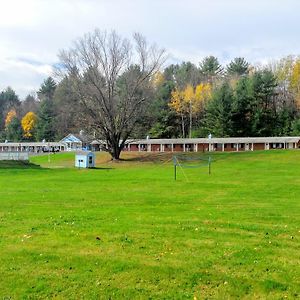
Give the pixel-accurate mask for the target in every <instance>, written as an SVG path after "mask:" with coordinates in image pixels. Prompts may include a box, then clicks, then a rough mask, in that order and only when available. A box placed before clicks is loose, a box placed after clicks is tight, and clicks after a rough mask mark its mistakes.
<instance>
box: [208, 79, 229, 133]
mask: <svg viewBox="0 0 300 300" xmlns="http://www.w3.org/2000/svg"><path fill="white" fill-rule="evenodd" d="M233 99H234V95H233V91H232V88H231V87H230V85H229V84H228V83H227V82H225V83H223V84H222V85H221V87H220V88H218V89H216V90H215V92H214V93H213V96H212V99H211V101H209V102H208V105H207V108H206V112H205V125H204V126H205V129H206V133H207V134H208V133H211V134H212V135H213V136H216V137H227V136H231V135H232V103H233Z"/></svg>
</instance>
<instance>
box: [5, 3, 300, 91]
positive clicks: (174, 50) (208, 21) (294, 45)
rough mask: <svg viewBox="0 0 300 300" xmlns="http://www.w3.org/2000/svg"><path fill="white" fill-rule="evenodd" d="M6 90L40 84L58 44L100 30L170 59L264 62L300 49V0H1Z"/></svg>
mask: <svg viewBox="0 0 300 300" xmlns="http://www.w3.org/2000/svg"><path fill="white" fill-rule="evenodd" d="M0 5H1V6H0V7H1V18H0V41H1V43H0V89H2V88H3V87H5V86H7V85H10V86H12V88H14V89H15V90H16V91H17V93H19V94H20V95H21V96H25V94H27V90H28V92H29V91H31V90H32V89H38V88H39V86H40V84H41V83H42V81H43V80H44V79H45V77H46V76H48V75H49V74H50V73H51V65H53V64H55V63H56V62H57V53H58V51H59V49H62V48H66V47H69V46H70V45H71V42H72V41H73V40H74V39H76V38H77V37H80V36H82V35H83V34H84V33H86V32H88V31H92V30H93V29H94V28H96V27H98V28H99V29H106V30H110V29H116V30H117V31H118V32H119V33H121V34H122V35H125V36H127V37H130V36H131V34H132V32H134V31H139V32H141V33H142V34H144V35H145V36H146V37H147V38H148V39H149V41H156V42H157V44H158V45H160V46H162V47H165V48H166V49H167V50H168V51H169V52H170V54H171V60H170V62H179V61H181V60H191V61H193V62H194V63H198V62H199V61H200V60H201V59H202V58H203V57H204V56H207V55H210V54H212V55H215V56H217V57H218V58H219V60H220V61H221V62H222V63H224V64H226V63H227V62H228V61H229V60H231V59H232V58H234V57H236V56H244V57H245V58H246V59H247V60H249V61H250V62H252V63H254V62H265V61H267V60H271V59H273V58H279V57H281V56H284V55H287V54H296V55H297V54H299V53H300V40H299V39H298V36H299V33H300V28H299V26H298V18H299V13H298V12H299V9H300V2H299V1H297V0H285V1H274V0H252V1H240V0H211V1H207V0H185V1H182V0H151V1H150V0H127V1H125V0H26V1H24V0H10V1H7V0H0Z"/></svg>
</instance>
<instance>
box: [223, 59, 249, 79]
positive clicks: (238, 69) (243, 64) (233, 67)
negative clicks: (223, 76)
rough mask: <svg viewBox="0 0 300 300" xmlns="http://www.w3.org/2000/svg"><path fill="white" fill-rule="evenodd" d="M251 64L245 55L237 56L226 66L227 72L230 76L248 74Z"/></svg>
mask: <svg viewBox="0 0 300 300" xmlns="http://www.w3.org/2000/svg"><path fill="white" fill-rule="evenodd" d="M249 66H250V65H249V63H248V62H247V61H246V60H245V59H244V58H243V57H236V58H234V59H233V60H232V61H231V62H230V63H229V65H228V66H227V67H226V73H227V74H228V75H230V76H241V75H246V74H248V72H249Z"/></svg>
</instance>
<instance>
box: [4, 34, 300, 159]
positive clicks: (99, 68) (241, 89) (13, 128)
mask: <svg viewBox="0 0 300 300" xmlns="http://www.w3.org/2000/svg"><path fill="white" fill-rule="evenodd" d="M59 58H60V69H59V70H58V71H59V72H57V73H59V74H60V77H59V80H56V81H54V79H53V78H51V77H49V78H47V79H45V80H44V82H43V83H42V84H41V87H40V89H39V90H38V91H37V93H36V96H32V95H28V96H27V97H26V98H25V100H23V101H20V100H19V97H18V96H17V95H16V93H15V92H14V91H13V90H12V89H11V88H7V89H6V90H4V91H2V92H1V93H0V137H1V139H2V140H9V141H21V140H32V141H41V140H46V141H52V140H59V139H61V138H62V137H64V136H65V135H67V134H68V133H70V132H73V133H76V132H79V131H80V130H84V131H85V132H86V133H91V134H93V136H96V137H97V138H99V139H104V140H106V141H107V151H109V152H110V153H111V155H112V157H114V158H119V155H120V152H121V150H122V149H123V147H124V145H125V142H126V140H127V139H129V138H145V137H146V136H150V137H151V138H177V137H207V136H208V135H209V134H211V135H212V136H215V137H229V136H236V137H237V136H239V137H244V136H247V137H248V136H249V137H250V136H258V137H259V136H284V135H299V134H300V59H299V58H298V57H294V56H288V57H285V58H282V59H280V60H278V61H273V62H270V63H269V64H268V65H264V66H252V65H251V64H250V63H248V62H247V61H246V59H245V58H242V57H237V58H234V59H233V60H232V61H231V62H230V63H229V64H228V65H226V66H222V65H221V64H220V63H219V60H218V58H217V57H214V56H208V57H205V58H204V59H202V61H200V62H199V63H198V64H193V63H191V62H182V63H181V64H172V65H169V66H167V67H165V68H164V69H162V65H163V63H164V62H165V60H166V56H165V51H164V50H163V49H160V48H158V47H157V46H155V45H150V44H148V43H147V41H146V39H145V38H144V37H142V36H141V35H139V34H135V35H134V38H133V41H129V40H127V39H124V38H122V37H121V36H119V35H118V34H116V33H115V32H111V33H106V32H100V31H97V30H96V31H95V32H92V33H89V34H87V35H85V36H84V37H83V38H81V39H79V40H77V41H76V43H74V45H73V47H72V48H70V49H67V50H64V51H62V52H60V54H59Z"/></svg>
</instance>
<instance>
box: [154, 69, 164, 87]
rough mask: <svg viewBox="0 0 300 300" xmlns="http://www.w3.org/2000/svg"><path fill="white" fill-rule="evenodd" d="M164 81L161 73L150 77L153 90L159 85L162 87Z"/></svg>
mask: <svg viewBox="0 0 300 300" xmlns="http://www.w3.org/2000/svg"><path fill="white" fill-rule="evenodd" d="M164 80H165V77H164V75H163V73H161V72H159V71H158V72H156V73H155V74H154V75H153V77H152V80H151V81H152V85H153V87H154V88H157V87H159V86H160V85H162V83H163V82H164Z"/></svg>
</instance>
